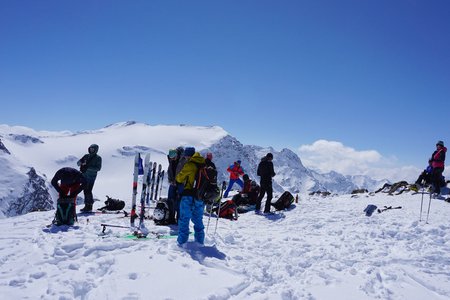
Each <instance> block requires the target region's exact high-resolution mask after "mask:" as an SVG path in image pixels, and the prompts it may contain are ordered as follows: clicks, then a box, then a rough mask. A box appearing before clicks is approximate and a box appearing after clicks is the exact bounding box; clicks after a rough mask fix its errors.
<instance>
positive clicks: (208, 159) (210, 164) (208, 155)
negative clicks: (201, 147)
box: [205, 152, 216, 170]
mask: <svg viewBox="0 0 450 300" xmlns="http://www.w3.org/2000/svg"><path fill="white" fill-rule="evenodd" d="M212 158H213V155H212V153H211V152H208V153H206V158H205V164H206V167H207V168H213V169H214V170H216V164H215V163H213V162H212Z"/></svg>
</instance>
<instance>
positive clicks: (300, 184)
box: [0, 122, 384, 217]
mask: <svg viewBox="0 0 450 300" xmlns="http://www.w3.org/2000/svg"><path fill="white" fill-rule="evenodd" d="M93 143H95V144H98V145H99V146H100V150H99V155H100V156H102V158H103V168H102V170H101V171H100V173H99V175H98V179H97V181H96V185H95V187H94V195H95V197H96V198H98V199H100V200H102V201H103V200H104V199H105V196H106V195H109V196H112V197H115V198H119V199H123V200H125V201H128V202H129V199H130V198H131V185H132V171H133V168H132V165H133V156H134V154H135V153H136V152H141V153H151V160H152V161H156V162H158V163H160V164H162V165H163V168H164V169H166V168H167V158H166V154H167V151H168V150H169V149H171V148H176V147H177V146H180V145H181V146H194V147H196V149H197V150H198V151H200V152H201V153H206V152H208V151H210V152H212V153H213V155H214V158H213V161H214V162H215V164H216V166H217V167H218V170H219V180H221V181H222V180H227V178H228V173H227V172H226V169H227V167H228V166H229V165H230V164H232V163H233V162H234V161H236V160H241V161H242V166H243V168H244V170H245V172H246V173H248V174H249V176H250V177H251V178H253V179H256V180H259V177H257V176H256V168H257V166H258V163H259V161H260V159H261V157H263V156H264V155H266V153H267V152H272V153H273V154H274V166H275V172H276V173H277V175H276V176H275V178H274V190H275V192H278V193H280V192H282V191H284V190H288V191H291V192H292V193H294V194H299V196H300V197H302V195H305V194H307V193H308V192H310V191H317V190H321V191H325V190H326V191H330V192H332V193H340V194H342V193H349V192H351V191H352V190H353V189H356V188H367V189H369V190H374V189H375V188H378V187H379V186H381V185H382V184H383V183H384V182H378V181H374V180H372V179H370V178H367V177H365V176H359V177H351V176H344V175H342V174H339V173H336V172H330V173H328V174H319V173H317V172H314V171H312V170H309V169H307V168H305V167H304V166H303V164H302V162H301V159H300V158H299V157H298V156H297V154H295V153H294V152H293V151H291V150H289V149H282V150H281V151H276V150H275V149H273V148H271V147H269V148H263V147H260V146H255V145H244V144H242V143H241V142H240V141H238V140H237V139H236V138H234V137H232V136H231V135H229V134H228V133H227V132H226V131H225V130H224V129H222V128H220V127H217V126H212V127H199V126H184V125H180V126H174V125H172V126H169V125H155V126H150V125H147V124H143V123H136V122H122V123H116V124H112V125H108V126H106V127H105V128H102V129H99V130H92V131H83V132H77V133H72V132H69V131H63V132H49V131H35V130H33V129H30V128H26V127H20V126H14V127H11V126H8V125H0V167H1V168H2V170H4V171H3V172H2V175H0V176H1V177H0V183H1V185H0V217H4V216H13V215H17V214H23V213H26V212H28V211H32V210H46V209H51V208H52V206H53V202H54V201H53V200H55V199H56V193H55V191H54V190H53V188H51V187H50V185H49V181H50V180H51V178H52V177H53V174H54V173H55V172H56V171H57V170H58V169H59V168H62V167H74V168H77V166H76V162H77V160H78V159H79V158H80V157H82V155H83V154H85V153H86V152H87V148H88V147H89V145H90V144H93ZM166 185H167V182H165V185H164V186H163V190H164V191H163V194H164V193H165V190H166V188H167V186H166ZM52 199H53V200H52Z"/></svg>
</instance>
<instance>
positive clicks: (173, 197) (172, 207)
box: [167, 149, 184, 224]
mask: <svg viewBox="0 0 450 300" xmlns="http://www.w3.org/2000/svg"><path fill="white" fill-rule="evenodd" d="M183 151H184V149H183ZM167 160H168V161H169V167H168V168H167V180H168V181H169V190H168V193H167V206H168V208H169V220H168V223H169V224H176V223H177V221H176V218H175V212H176V203H177V199H178V198H179V195H178V194H177V182H176V180H175V175H176V171H177V165H178V162H179V160H180V157H179V155H178V151H177V150H175V149H170V150H169V154H168V155H167Z"/></svg>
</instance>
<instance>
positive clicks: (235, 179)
mask: <svg viewBox="0 0 450 300" xmlns="http://www.w3.org/2000/svg"><path fill="white" fill-rule="evenodd" d="M227 172H228V173H230V181H229V182H228V187H227V189H226V191H225V193H224V194H223V197H224V198H227V197H228V193H229V192H230V191H231V188H232V187H233V185H234V184H235V183H237V184H238V185H239V186H240V187H241V189H242V188H244V183H243V182H242V180H241V179H240V178H239V177H240V176H243V175H244V170H243V169H242V167H241V161H240V160H237V161H235V162H234V163H233V164H232V165H230V166H229V167H228V168H227Z"/></svg>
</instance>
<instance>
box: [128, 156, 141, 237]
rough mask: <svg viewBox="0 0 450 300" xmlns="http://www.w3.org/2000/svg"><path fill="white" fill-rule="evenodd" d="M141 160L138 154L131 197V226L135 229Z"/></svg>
mask: <svg viewBox="0 0 450 300" xmlns="http://www.w3.org/2000/svg"><path fill="white" fill-rule="evenodd" d="M140 159H141V155H140V154H139V152H138V153H136V156H135V157H134V172H133V195H132V197H131V212H130V226H131V227H132V228H133V227H134V220H135V219H136V218H137V215H136V196H137V188H138V179H139V161H140Z"/></svg>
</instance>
